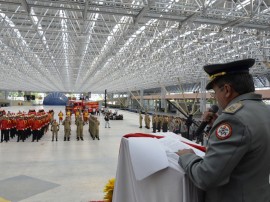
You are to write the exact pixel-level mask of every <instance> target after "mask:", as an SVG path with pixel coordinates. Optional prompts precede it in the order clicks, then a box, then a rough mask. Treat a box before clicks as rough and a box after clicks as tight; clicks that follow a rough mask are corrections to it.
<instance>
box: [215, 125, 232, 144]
mask: <svg viewBox="0 0 270 202" xmlns="http://www.w3.org/2000/svg"><path fill="white" fill-rule="evenodd" d="M216 136H217V138H218V139H219V140H225V139H228V138H229V137H231V136H232V127H231V126H230V124H229V123H222V124H220V125H219V126H218V127H217V129H216Z"/></svg>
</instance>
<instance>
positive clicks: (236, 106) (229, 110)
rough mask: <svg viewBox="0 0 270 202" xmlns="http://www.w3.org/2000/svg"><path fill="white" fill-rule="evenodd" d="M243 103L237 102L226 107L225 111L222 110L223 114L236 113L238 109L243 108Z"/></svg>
mask: <svg viewBox="0 0 270 202" xmlns="http://www.w3.org/2000/svg"><path fill="white" fill-rule="evenodd" d="M243 106H244V105H243V103H242V102H237V103H234V104H232V105H230V106H228V107H226V109H224V110H223V112H224V113H228V114H234V113H235V112H237V111H238V110H239V109H241V108H242V107H243Z"/></svg>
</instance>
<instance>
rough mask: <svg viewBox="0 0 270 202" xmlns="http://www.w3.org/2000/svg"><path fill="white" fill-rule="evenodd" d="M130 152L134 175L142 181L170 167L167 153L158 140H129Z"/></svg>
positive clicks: (144, 138)
mask: <svg viewBox="0 0 270 202" xmlns="http://www.w3.org/2000/svg"><path fill="white" fill-rule="evenodd" d="M128 142H129V152H130V158H131V163H132V167H133V170H134V174H135V177H136V179H137V180H142V179H144V178H146V177H148V176H150V175H152V174H153V173H155V172H157V171H159V170H162V169H164V168H167V167H168V166H169V162H168V158H167V155H166V151H165V150H164V148H163V146H162V145H161V144H160V143H159V141H158V139H156V138H146V137H143V138H137V137H135V138H129V141H128Z"/></svg>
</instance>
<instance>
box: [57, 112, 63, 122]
mask: <svg viewBox="0 0 270 202" xmlns="http://www.w3.org/2000/svg"><path fill="white" fill-rule="evenodd" d="M63 117H64V114H63V112H62V111H61V110H60V112H59V113H58V118H59V124H60V123H62V122H63Z"/></svg>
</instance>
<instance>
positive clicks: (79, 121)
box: [75, 116, 84, 141]
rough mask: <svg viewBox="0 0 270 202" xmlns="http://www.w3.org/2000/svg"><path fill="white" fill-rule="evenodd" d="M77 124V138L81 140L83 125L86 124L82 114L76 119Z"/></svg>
mask: <svg viewBox="0 0 270 202" xmlns="http://www.w3.org/2000/svg"><path fill="white" fill-rule="evenodd" d="M75 124H76V126H77V130H76V133H77V140H78V141H79V140H80V139H81V140H83V126H84V122H83V120H82V117H81V116H78V117H77V119H76V121H75Z"/></svg>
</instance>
